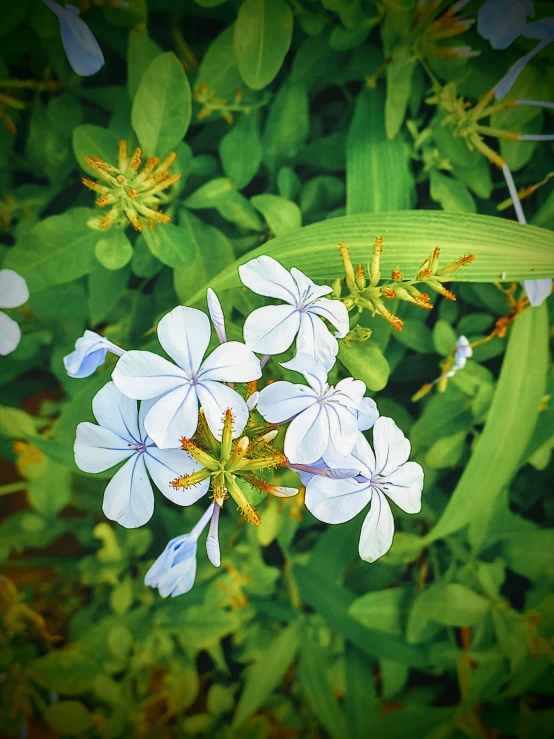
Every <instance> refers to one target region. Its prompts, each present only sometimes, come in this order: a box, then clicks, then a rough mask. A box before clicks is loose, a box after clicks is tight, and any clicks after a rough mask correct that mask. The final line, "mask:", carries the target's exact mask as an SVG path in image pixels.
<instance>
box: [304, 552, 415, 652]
mask: <svg viewBox="0 0 554 739" xmlns="http://www.w3.org/2000/svg"><path fill="white" fill-rule="evenodd" d="M293 572H294V578H295V580H296V582H297V584H298V588H299V591H300V599H301V601H302V602H303V603H306V604H307V605H310V606H312V608H315V610H316V611H317V612H318V613H319V615H320V616H321V617H322V618H323V619H325V621H327V623H328V624H329V626H331V627H332V628H334V629H336V630H337V631H338V632H339V633H341V634H342V635H343V636H344V637H345V638H346V639H348V640H349V641H351V642H352V643H353V644H355V645H356V646H357V647H358V648H359V649H361V650H362V651H363V652H364V653H365V654H367V655H369V656H370V657H373V658H375V657H377V658H384V659H391V660H394V661H396V662H402V663H403V664H407V665H413V666H418V665H420V666H421V665H424V664H425V663H426V656H425V654H424V653H423V652H422V651H420V650H419V649H415V648H414V647H412V646H410V645H408V644H406V642H405V641H404V640H403V639H402V638H401V637H398V636H394V635H392V634H385V633H383V632H382V631H378V630H377V629H368V628H366V627H365V626H362V624H360V623H359V622H358V621H356V620H355V619H354V618H352V616H350V614H349V613H348V608H349V607H350V605H351V604H352V603H353V601H354V600H355V599H356V596H355V595H354V593H352V592H350V591H349V590H346V589H345V588H342V587H340V586H339V585H335V584H334V583H333V582H330V581H329V580H327V579H326V578H324V577H322V576H321V575H318V574H317V573H316V572H314V571H313V570H312V569H311V568H310V567H300V566H296V567H295V568H294V571H293Z"/></svg>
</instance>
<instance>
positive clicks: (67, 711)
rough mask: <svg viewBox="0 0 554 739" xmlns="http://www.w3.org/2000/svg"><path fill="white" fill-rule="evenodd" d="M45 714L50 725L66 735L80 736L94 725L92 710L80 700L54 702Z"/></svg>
mask: <svg viewBox="0 0 554 739" xmlns="http://www.w3.org/2000/svg"><path fill="white" fill-rule="evenodd" d="M43 716H44V719H45V721H46V723H47V724H48V725H49V726H51V727H52V728H53V729H55V730H56V731H58V732H59V733H60V734H62V735H64V736H66V735H67V736H79V735H80V734H84V733H85V731H88V729H90V728H92V726H93V725H94V719H93V716H92V714H91V712H90V711H89V710H88V708H87V707H86V706H85V705H83V704H82V703H80V702H79V701H59V702H57V703H52V704H51V705H50V706H48V708H47V709H46V710H45V712H44V714H43Z"/></svg>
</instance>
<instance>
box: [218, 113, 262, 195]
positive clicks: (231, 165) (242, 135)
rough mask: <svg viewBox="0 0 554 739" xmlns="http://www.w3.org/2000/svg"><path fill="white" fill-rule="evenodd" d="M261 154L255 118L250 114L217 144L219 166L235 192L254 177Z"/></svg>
mask: <svg viewBox="0 0 554 739" xmlns="http://www.w3.org/2000/svg"><path fill="white" fill-rule="evenodd" d="M262 153H263V152H262V143H261V141H260V134H259V130H258V121H257V118H256V116H255V115H252V114H250V115H244V116H243V117H242V118H241V119H240V120H239V121H238V123H235V124H234V126H233V128H232V129H231V130H230V131H229V132H228V133H226V134H225V136H224V137H223V138H222V139H221V142H220V144H219V156H220V159H221V164H222V165H223V169H224V171H225V174H226V175H227V177H229V179H231V180H232V181H233V184H234V186H235V187H236V188H237V190H242V188H243V187H246V185H248V183H249V182H250V181H251V180H252V178H253V177H254V176H255V175H256V172H257V171H258V169H259V167H260V164H261V161H262Z"/></svg>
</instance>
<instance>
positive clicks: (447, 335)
mask: <svg viewBox="0 0 554 739" xmlns="http://www.w3.org/2000/svg"><path fill="white" fill-rule="evenodd" d="M457 340H458V337H457V336H456V332H455V331H454V329H453V328H452V326H451V325H450V324H449V323H447V322H446V321H442V320H438V321H437V322H436V323H435V325H434V326H433V344H434V346H435V350H436V351H437V352H438V353H439V354H442V356H443V357H447V356H448V355H449V354H450V352H451V351H452V350H453V349H454V347H455V346H456V341H457Z"/></svg>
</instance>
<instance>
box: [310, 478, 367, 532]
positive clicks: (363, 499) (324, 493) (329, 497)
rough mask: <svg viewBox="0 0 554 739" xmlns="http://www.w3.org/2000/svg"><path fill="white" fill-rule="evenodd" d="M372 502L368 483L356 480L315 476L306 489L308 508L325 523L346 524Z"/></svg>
mask: <svg viewBox="0 0 554 739" xmlns="http://www.w3.org/2000/svg"><path fill="white" fill-rule="evenodd" d="M370 500H371V487H370V486H369V484H368V483H359V482H356V480H352V479H350V480H331V479H329V478H327V477H319V476H314V477H312V479H311V480H310V482H309V483H308V486H307V488H306V499H305V502H306V508H307V509H308V510H309V511H310V513H311V514H312V515H313V516H315V517H316V518H317V519H318V520H319V521H323V522H324V523H345V522H346V521H350V520H351V519H352V518H354V516H357V515H358V513H359V512H360V511H361V510H362V509H363V508H365V506H366V505H367V504H368V503H369V501H370Z"/></svg>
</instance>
